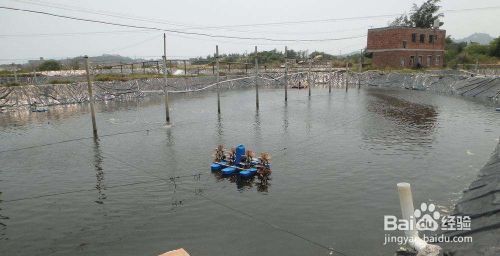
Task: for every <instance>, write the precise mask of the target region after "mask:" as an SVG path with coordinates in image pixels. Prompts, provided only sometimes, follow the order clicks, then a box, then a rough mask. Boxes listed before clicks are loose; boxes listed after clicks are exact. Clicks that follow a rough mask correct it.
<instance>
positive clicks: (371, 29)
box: [368, 26, 446, 31]
mask: <svg viewBox="0 0 500 256" xmlns="http://www.w3.org/2000/svg"><path fill="white" fill-rule="evenodd" d="M393 29H408V30H427V31H428V30H439V31H446V30H444V29H434V28H416V27H406V26H389V27H381V28H370V29H368V31H383V30H393Z"/></svg>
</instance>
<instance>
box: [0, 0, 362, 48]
mask: <svg viewBox="0 0 500 256" xmlns="http://www.w3.org/2000/svg"><path fill="white" fill-rule="evenodd" d="M0 9H5V10H12V11H21V12H27V13H36V14H42V15H47V16H52V17H58V18H63V19H70V20H77V21H85V22H91V23H99V24H106V25H112V26H119V27H128V28H137V29H150V30H156V31H162V32H169V33H175V34H185V35H195V36H204V37H212V38H226V39H239V40H262V41H272V42H326V41H340V40H347V39H355V38H361V37H364V36H365V35H359V36H351V37H340V38H324V39H276V38H267V37H240V36H227V35H216V34H207V33H201V32H186V31H181V30H175V29H163V28H157V27H147V26H138V25H129V24H122V23H115V22H109V21H102V20H94V19H87V18H79V17H74V16H67V15H60V14H55V13H49V12H44V11H36V10H29V9H21V8H13V7H8V6H0Z"/></svg>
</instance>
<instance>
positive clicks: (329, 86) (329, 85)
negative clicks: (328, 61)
mask: <svg viewBox="0 0 500 256" xmlns="http://www.w3.org/2000/svg"><path fill="white" fill-rule="evenodd" d="M333 74H334V72H333V61H332V69H331V74H330V80H329V81H328V93H332V80H333V79H332V78H333Z"/></svg>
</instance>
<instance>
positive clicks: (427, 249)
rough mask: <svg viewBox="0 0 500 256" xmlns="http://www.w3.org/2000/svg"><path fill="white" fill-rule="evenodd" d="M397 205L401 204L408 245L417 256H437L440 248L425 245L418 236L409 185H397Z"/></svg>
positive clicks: (404, 183)
mask: <svg viewBox="0 0 500 256" xmlns="http://www.w3.org/2000/svg"><path fill="white" fill-rule="evenodd" d="M398 192H399V203H400V204H401V213H402V215H403V219H405V220H406V221H408V223H409V225H408V230H405V235H406V238H407V239H408V244H409V245H410V246H411V247H412V248H413V249H415V250H416V251H417V252H418V256H437V255H438V254H439V251H440V250H441V247H439V246H437V245H433V244H427V242H425V241H424V240H423V239H422V238H420V237H419V236H418V230H417V227H416V220H415V217H414V216H413V213H414V212H415V209H414V207H413V196H412V194H411V186H410V184H409V183H406V182H403V183H398Z"/></svg>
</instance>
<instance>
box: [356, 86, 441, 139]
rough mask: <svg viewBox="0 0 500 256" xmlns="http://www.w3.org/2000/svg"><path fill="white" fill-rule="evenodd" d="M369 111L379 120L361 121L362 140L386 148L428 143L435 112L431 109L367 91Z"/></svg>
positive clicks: (432, 107)
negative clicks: (377, 116)
mask: <svg viewBox="0 0 500 256" xmlns="http://www.w3.org/2000/svg"><path fill="white" fill-rule="evenodd" d="M367 94H368V96H371V97H367V99H366V101H365V103H366V109H367V110H368V111H369V112H372V113H375V114H377V115H379V116H381V117H382V118H373V117H372V118H365V119H363V127H364V129H363V137H364V139H365V140H367V141H368V142H371V143H374V144H380V145H381V146H390V145H395V144H398V145H425V144H429V143H432V141H433V137H432V136H431V135H432V134H433V132H434V131H435V129H436V125H437V116H438V112H437V111H436V110H435V108H434V106H430V105H424V104H419V103H414V102H410V101H407V100H404V99H401V98H398V97H395V96H392V95H388V94H387V93H384V92H380V91H376V90H367Z"/></svg>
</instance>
